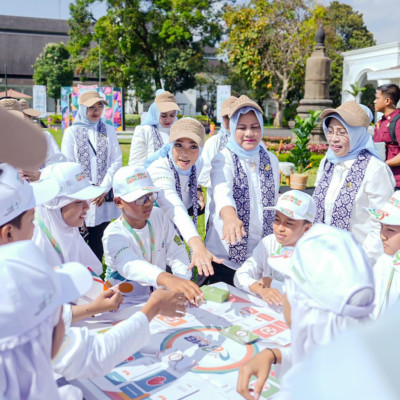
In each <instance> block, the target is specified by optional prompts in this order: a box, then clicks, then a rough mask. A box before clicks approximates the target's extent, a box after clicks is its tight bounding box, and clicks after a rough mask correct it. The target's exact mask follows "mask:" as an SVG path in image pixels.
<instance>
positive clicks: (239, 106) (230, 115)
mask: <svg viewBox="0 0 400 400" xmlns="http://www.w3.org/2000/svg"><path fill="white" fill-rule="evenodd" d="M244 107H253V108H255V109H256V110H258V111H260V113H261V114H263V113H264V111H263V109H262V108H261V107H260V106H259V105H258V104H257V103H256V102H252V101H245V102H243V103H241V104H237V105H236V106H235V107H234V108H232V109H230V110H229V114H228V117H229V118H232V115H233V114H235V112H236V111H238V110H240V109H241V108H244Z"/></svg>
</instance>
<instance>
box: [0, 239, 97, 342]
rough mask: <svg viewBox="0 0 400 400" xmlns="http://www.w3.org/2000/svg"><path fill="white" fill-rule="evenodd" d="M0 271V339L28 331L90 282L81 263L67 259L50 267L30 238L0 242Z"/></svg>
mask: <svg viewBox="0 0 400 400" xmlns="http://www.w3.org/2000/svg"><path fill="white" fill-rule="evenodd" d="M0 275H1V279H2V288H1V291H0V327H1V328H0V339H1V338H5V337H9V336H14V335H21V334H23V333H26V332H28V331H30V330H31V329H32V328H34V327H36V326H38V325H40V324H41V322H42V321H44V320H45V319H46V318H47V317H48V316H50V315H52V314H53V313H54V312H55V311H56V309H57V307H59V306H61V305H62V304H65V303H68V302H71V301H73V300H76V299H77V298H79V297H80V296H82V295H83V294H85V293H86V292H87V291H88V290H89V289H90V287H91V285H92V276H91V274H90V272H89V271H88V269H87V268H85V267H84V266H83V265H81V264H79V263H76V262H70V263H66V264H63V265H60V266H59V267H58V268H54V269H53V268H51V267H50V266H49V264H48V262H47V260H46V258H45V257H44V255H43V254H42V252H41V251H40V249H39V248H38V247H37V246H35V244H34V243H33V242H32V241H20V242H15V243H11V244H7V245H3V246H0Z"/></svg>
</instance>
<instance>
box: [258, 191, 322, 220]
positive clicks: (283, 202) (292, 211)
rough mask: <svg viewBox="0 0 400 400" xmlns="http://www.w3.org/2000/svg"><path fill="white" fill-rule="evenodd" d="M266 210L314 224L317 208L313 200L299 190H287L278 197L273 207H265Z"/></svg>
mask: <svg viewBox="0 0 400 400" xmlns="http://www.w3.org/2000/svg"><path fill="white" fill-rule="evenodd" d="M265 209H266V210H277V211H280V212H281V213H283V214H285V215H286V216H287V217H289V218H292V219H305V220H307V221H309V222H314V218H315V213H316V212H317V207H316V205H315V202H314V200H313V198H312V197H311V196H310V195H308V194H307V193H304V192H301V191H300V190H289V191H288V192H286V193H284V194H282V195H281V196H279V199H278V202H277V203H276V206H274V207H265Z"/></svg>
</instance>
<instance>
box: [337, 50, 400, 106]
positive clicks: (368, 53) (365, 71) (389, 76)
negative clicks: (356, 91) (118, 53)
mask: <svg viewBox="0 0 400 400" xmlns="http://www.w3.org/2000/svg"><path fill="white" fill-rule="evenodd" d="M342 55H343V57H344V60H343V83H342V102H345V101H349V100H354V98H353V96H352V95H351V94H350V93H347V92H346V90H351V86H350V85H352V84H355V83H356V82H358V83H359V84H360V87H362V86H364V85H366V84H367V83H370V84H372V85H373V86H374V87H378V86H380V85H384V84H386V83H395V84H396V85H399V86H400V42H392V43H386V44H381V45H378V46H372V47H365V48H363V49H358V50H352V51H346V52H345V53H342Z"/></svg>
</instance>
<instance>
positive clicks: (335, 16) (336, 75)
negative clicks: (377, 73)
mask: <svg viewBox="0 0 400 400" xmlns="http://www.w3.org/2000/svg"><path fill="white" fill-rule="evenodd" d="M323 23H324V29H325V32H326V49H327V55H328V56H329V57H330V58H331V60H332V67H331V84H330V87H329V94H330V96H331V99H332V100H333V104H334V106H335V107H336V106H338V105H340V103H341V98H342V94H341V91H342V78H343V56H342V53H343V52H344V51H349V50H355V49H360V48H363V47H369V46H374V45H375V40H374V36H373V34H372V33H371V32H369V31H368V29H367V27H366V26H365V24H364V20H363V15H362V14H360V13H359V12H358V11H354V10H353V8H352V7H351V6H349V5H348V4H342V3H339V2H338V1H332V2H331V3H330V5H329V6H328V7H327V8H326V13H325V15H324V17H323Z"/></svg>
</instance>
